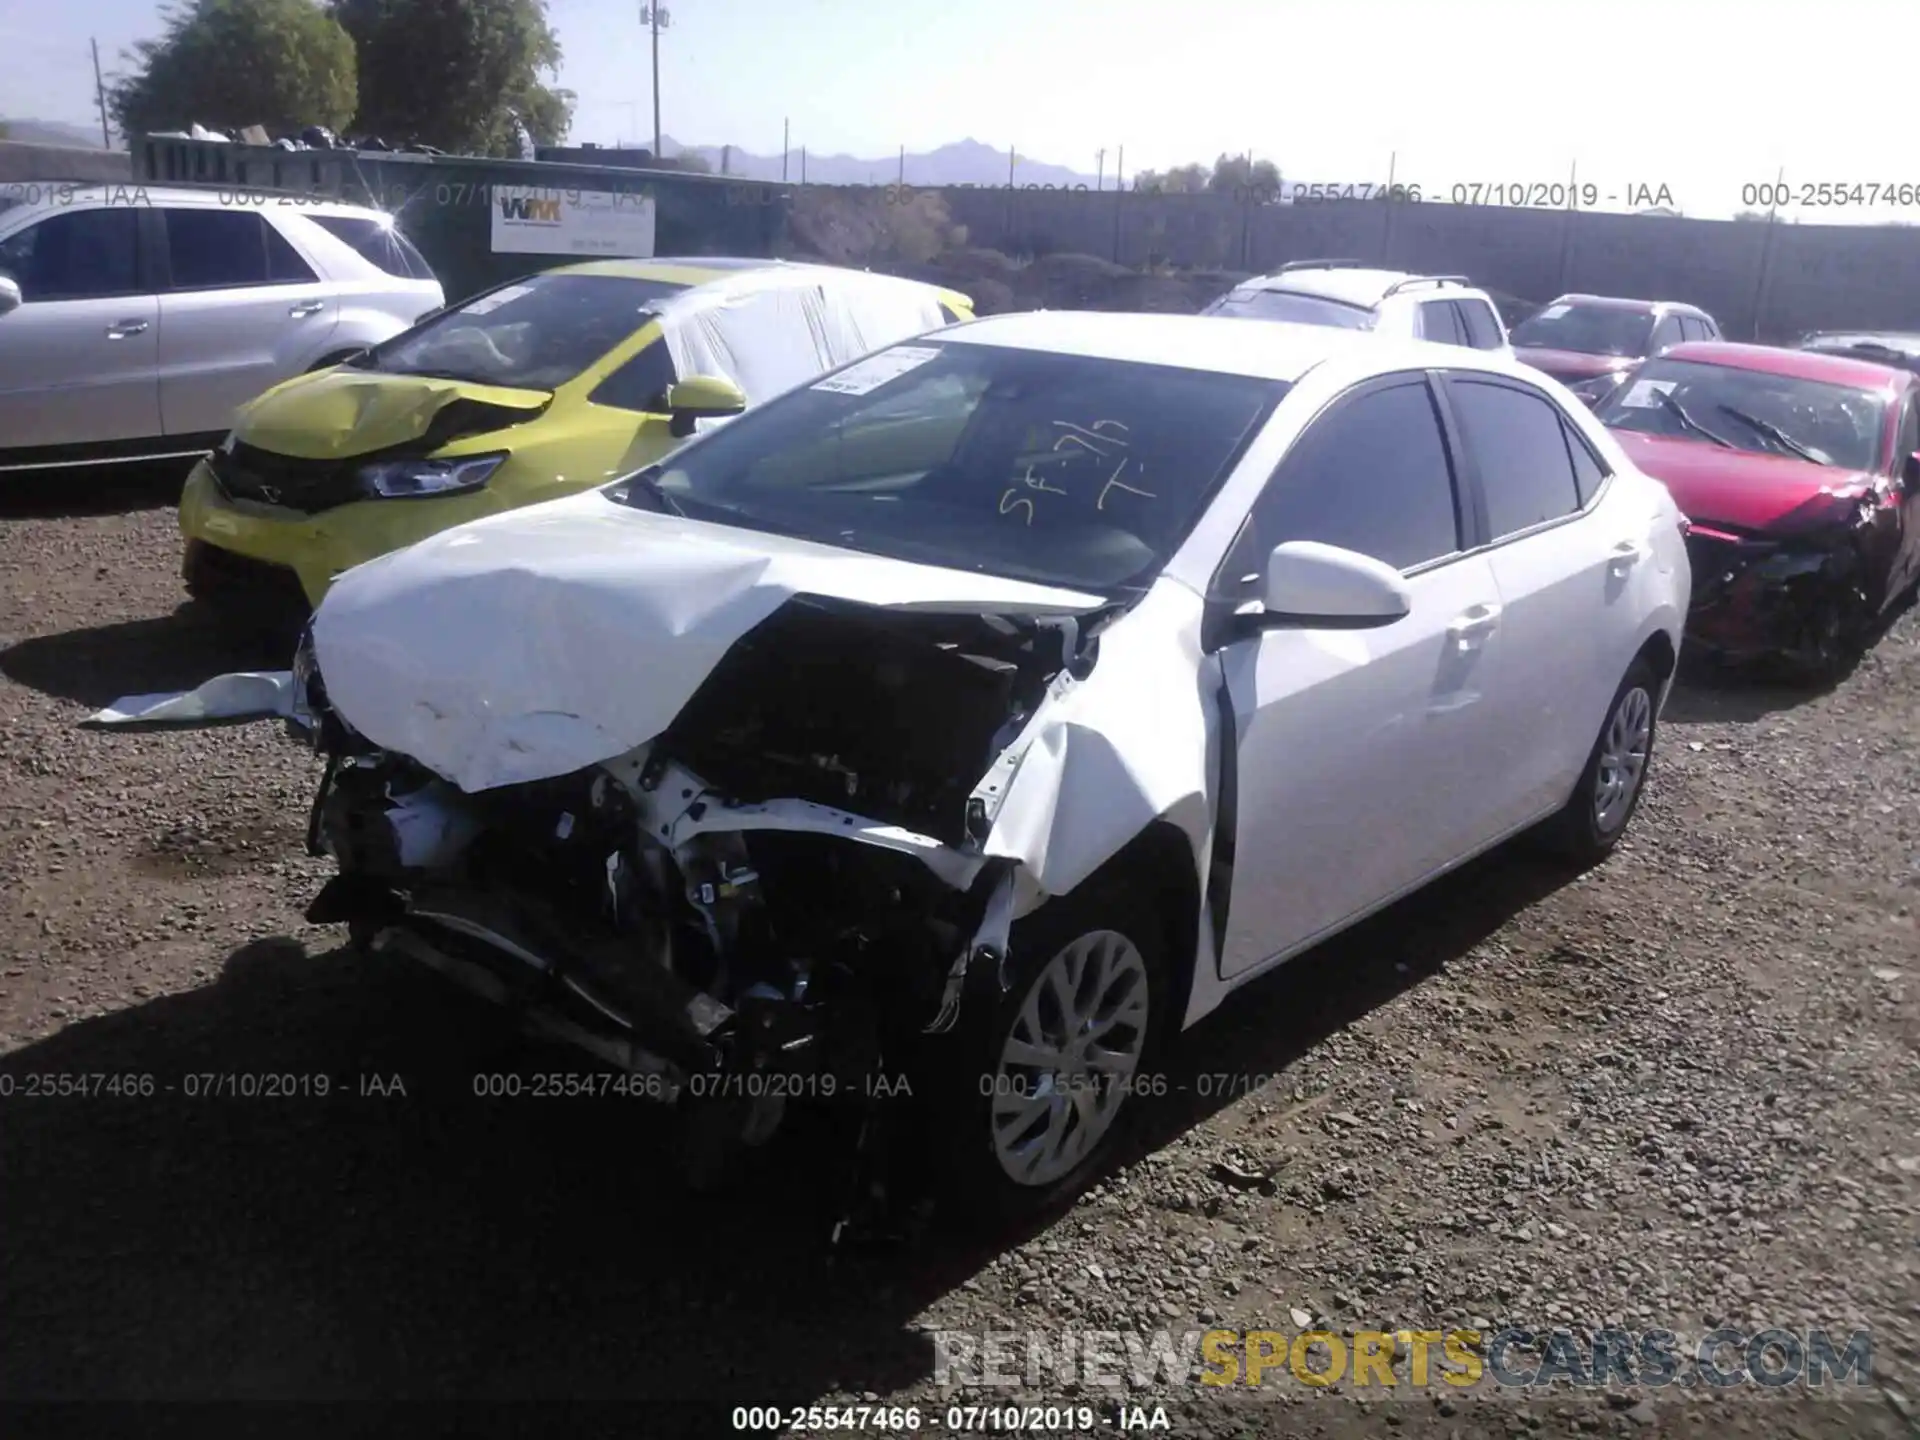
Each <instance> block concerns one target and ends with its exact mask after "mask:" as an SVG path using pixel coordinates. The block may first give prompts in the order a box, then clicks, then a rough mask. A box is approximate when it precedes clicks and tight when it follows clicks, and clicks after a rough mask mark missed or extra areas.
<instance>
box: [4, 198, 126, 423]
mask: <svg viewBox="0 0 1920 1440" xmlns="http://www.w3.org/2000/svg"><path fill="white" fill-rule="evenodd" d="M141 228H142V227H141V220H140V209H139V208H138V207H136V206H133V205H84V204H78V203H76V204H72V205H68V206H63V207H62V208H60V209H59V210H57V211H56V212H54V213H53V214H50V215H44V216H42V217H41V218H40V219H38V220H36V221H34V222H33V223H31V224H29V225H27V226H25V227H23V228H21V229H19V230H15V231H14V232H12V233H11V234H9V235H8V236H7V237H6V239H5V240H0V272H5V273H7V274H9V275H11V276H12V277H13V278H14V280H15V281H16V282H17V283H18V284H19V286H20V290H21V295H22V297H23V301H24V303H23V304H22V305H21V306H20V308H19V309H17V310H15V311H14V312H13V313H12V314H10V315H4V316H0V452H6V451H22V450H28V449H36V448H39V447H42V446H56V445H62V446H64V445H89V444H94V443H102V444H104V443H109V442H112V441H116V440H145V439H148V438H150V437H153V436H156V435H158V434H160V430H161V426H160V382H159V374H158V360H157V357H158V348H157V346H158V341H159V328H160V327H159V324H158V303H159V302H158V301H157V300H156V299H155V297H154V293H153V292H154V288H155V284H154V280H153V278H152V273H151V269H150V267H149V266H148V265H147V264H146V263H145V260H146V258H147V257H145V256H144V254H143V252H142V244H143V241H142V235H141Z"/></svg>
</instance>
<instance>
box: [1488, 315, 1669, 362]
mask: <svg viewBox="0 0 1920 1440" xmlns="http://www.w3.org/2000/svg"><path fill="white" fill-rule="evenodd" d="M1652 336H1653V316H1652V314H1650V313H1649V312H1647V311H1645V310H1623V309H1621V308H1619V307H1618V306H1615V305H1574V304H1568V303H1566V302H1564V301H1562V302H1561V303H1559V304H1556V305H1549V306H1547V308H1546V309H1544V310H1542V311H1541V312H1540V313H1539V314H1538V315H1534V316H1531V317H1529V318H1528V319H1526V320H1523V321H1521V322H1520V323H1519V324H1518V325H1516V326H1514V327H1513V333H1512V334H1511V336H1509V337H1508V338H1510V339H1511V340H1512V341H1513V343H1514V345H1515V346H1517V347H1521V348H1530V349H1534V350H1572V351H1575V352H1576V353H1578V354H1581V355H1620V356H1627V357H1633V358H1637V357H1639V356H1641V355H1644V354H1646V353H1647V341H1648V340H1649V339H1651V338H1652Z"/></svg>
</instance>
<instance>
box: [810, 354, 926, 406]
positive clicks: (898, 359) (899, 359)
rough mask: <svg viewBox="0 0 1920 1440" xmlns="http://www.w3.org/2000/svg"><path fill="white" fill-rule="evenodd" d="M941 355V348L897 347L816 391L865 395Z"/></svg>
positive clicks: (833, 377) (820, 383) (820, 384)
mask: <svg viewBox="0 0 1920 1440" xmlns="http://www.w3.org/2000/svg"><path fill="white" fill-rule="evenodd" d="M939 354H940V347H939V346H937V345H896V346H894V347H893V349H891V350H882V351H881V352H880V353H879V354H878V355H869V356H868V357H867V358H866V359H865V360H862V361H860V362H859V363H857V364H854V365H849V366H848V367H847V368H846V369H844V370H842V371H841V372H840V373H839V374H838V375H829V376H828V377H827V378H826V379H824V380H820V381H816V382H815V383H814V386H813V388H814V389H815V390H831V391H833V392H834V393H835V394H839V395H865V394H867V393H869V392H870V391H874V390H878V389H879V388H880V387H881V386H882V385H884V384H886V383H887V382H888V381H889V380H897V379H899V378H900V377H901V376H902V375H904V374H906V373H907V372H908V371H909V370H917V369H918V368H919V367H920V366H922V365H924V364H926V363H927V362H928V361H929V360H932V359H934V358H935V357H937V356H938V355H939Z"/></svg>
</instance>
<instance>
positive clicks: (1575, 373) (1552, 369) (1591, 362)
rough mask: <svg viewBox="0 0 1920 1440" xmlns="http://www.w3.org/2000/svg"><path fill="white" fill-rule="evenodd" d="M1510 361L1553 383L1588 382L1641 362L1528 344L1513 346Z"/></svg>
mask: <svg viewBox="0 0 1920 1440" xmlns="http://www.w3.org/2000/svg"><path fill="white" fill-rule="evenodd" d="M1513 358H1514V359H1516V360H1518V361H1519V362H1520V363H1521V364H1523V365H1531V366H1533V368H1534V369H1536V370H1544V371H1546V372H1547V374H1549V375H1551V376H1553V378H1554V379H1556V380H1588V379H1591V378H1592V377H1593V376H1595V375H1605V374H1607V373H1608V372H1609V371H1612V370H1627V369H1631V368H1632V367H1633V366H1635V365H1638V364H1639V363H1640V362H1639V360H1638V359H1636V358H1635V357H1634V356H1631V355H1589V354H1587V353H1586V352H1585V351H1584V350H1542V349H1538V348H1536V347H1534V346H1531V345H1516V346H1514V347H1513Z"/></svg>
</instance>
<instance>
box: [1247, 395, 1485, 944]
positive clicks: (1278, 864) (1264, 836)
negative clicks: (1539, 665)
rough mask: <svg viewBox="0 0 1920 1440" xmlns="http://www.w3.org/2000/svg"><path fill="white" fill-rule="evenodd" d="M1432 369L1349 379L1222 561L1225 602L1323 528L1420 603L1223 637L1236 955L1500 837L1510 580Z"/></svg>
mask: <svg viewBox="0 0 1920 1440" xmlns="http://www.w3.org/2000/svg"><path fill="white" fill-rule="evenodd" d="M1470 525H1471V515H1470V514H1469V513H1468V512H1466V511H1465V509H1464V507H1463V505H1462V500H1461V495H1460V493H1459V492H1458V490H1457V487H1456V484H1455V481H1454V477H1453V473H1452V467H1451V464H1450V460H1449V444H1448V439H1447V436H1446V434H1445V432H1444V430H1443V426H1442V420H1441V414H1440V411H1439V409H1438V407H1437V404H1436V401H1435V398H1434V395H1433V393H1432V389H1431V384H1430V381H1429V379H1428V377H1427V376H1426V375H1425V374H1424V373H1423V372H1420V371H1410V372H1404V373H1400V374H1395V375H1390V376H1386V377H1382V378H1378V379H1375V380H1371V381H1368V382H1366V383H1364V384H1362V385H1359V386H1357V387H1355V388H1354V389H1352V390H1349V391H1347V392H1346V393H1345V394H1344V395H1342V396H1341V397H1340V398H1339V399H1337V400H1335V401H1334V402H1333V403H1332V404H1331V405H1330V406H1328V407H1327V409H1326V410H1325V411H1323V412H1322V413H1321V414H1320V415H1319V416H1318V417H1316V418H1315V420H1314V421H1313V423H1312V424H1311V425H1309V426H1308V427H1307V428H1306V429H1305V430H1304V431H1303V432H1302V433H1301V435H1300V437H1299V439H1298V440H1297V441H1296V442H1295V443H1294V445H1293V446H1292V447H1291V449H1290V450H1289V451H1288V453H1287V455H1286V457H1285V458H1284V459H1283V460H1282V461H1281V462H1280V464H1279V466H1278V467H1277V469H1276V470H1275V472H1274V475H1273V478H1272V479H1271V480H1270V481H1269V482H1268V485H1267V488H1266V489H1265V491H1264V492H1263V493H1262V494H1261V496H1260V498H1259V500H1257V501H1256V502H1255V504H1254V507H1253V510H1252V512H1251V514H1250V515H1249V516H1248V519H1247V522H1246V525H1245V527H1244V528H1243V529H1242V531H1241V533H1240V535H1239V537H1238V539H1236V541H1235V542H1234V545H1233V548H1232V550H1231V551H1230V552H1229V554H1228V556H1227V558H1226V560H1225V561H1224V562H1223V563H1222V565H1221V568H1220V571H1219V574H1218V575H1217V576H1216V577H1215V581H1214V585H1213V594H1212V595H1211V596H1210V597H1209V598H1210V600H1211V602H1212V603H1213V606H1214V608H1215V610H1216V612H1221V613H1230V612H1231V610H1232V609H1233V608H1235V607H1236V606H1238V605H1239V604H1241V603H1243V602H1244V601H1246V600H1247V599H1249V598H1252V597H1255V596H1257V595H1258V593H1259V588H1260V577H1261V576H1262V575H1263V574H1264V571H1265V568H1266V557H1267V555H1268V554H1269V553H1270V552H1271V550H1272V548H1273V547H1274V546H1275V545H1278V544H1280V543H1282V542H1284V541H1288V540H1318V541H1322V542H1324V543H1327V544H1332V545H1340V546H1343V547H1346V548H1348V549H1352V550H1357V551H1360V552H1361V553H1363V554H1368V555H1372V556H1373V557H1375V558H1376V559H1380V560H1384V561H1386V562H1387V563H1389V564H1391V565H1394V566H1395V567H1396V568H1398V569H1400V570H1401V571H1402V573H1403V574H1404V575H1405V576H1406V579H1407V584H1408V586H1409V588H1410V589H1411V590H1412V592H1413V608H1412V611H1411V613H1410V614H1408V615H1407V616H1405V617H1404V618H1402V619H1400V620H1398V621H1395V622H1393V623H1392V624H1389V625H1384V626H1379V627H1375V628H1368V629H1333V628H1310V627H1306V626H1300V627H1288V628H1275V629H1266V630H1263V631H1260V632H1259V633H1257V634H1253V635H1250V636H1242V637H1240V638H1234V639H1230V640H1229V641H1228V643H1226V644H1225V646H1224V648H1222V650H1221V651H1220V659H1221V663H1222V668H1223V671H1224V674H1225V677H1226V685H1227V693H1228V696H1229V698H1230V700H1231V709H1232V724H1233V732H1234V744H1233V753H1232V780H1231V786H1230V789H1231V793H1232V797H1233V798H1232V815H1231V818H1230V820H1229V821H1228V822H1227V824H1228V825H1229V826H1230V833H1231V837H1232V854H1231V863H1232V886H1231V890H1230V898H1229V903H1228V914H1227V928H1226V938H1225V942H1224V945H1223V947H1222V954H1221V973H1222V974H1223V975H1224V976H1232V975H1236V974H1240V973H1243V972H1245V971H1248V970H1250V969H1252V968H1254V967H1256V966H1258V965H1260V964H1261V963H1262V962H1263V961H1266V960H1268V959H1270V958H1273V957H1276V956H1278V955H1280V954H1282V953H1286V952H1290V951H1293V950H1297V949H1299V948H1301V947H1302V946H1304V945H1306V944H1308V943H1310V942H1311V941H1312V940H1314V939H1315V938H1316V937H1318V936H1320V935H1322V934H1324V933H1326V932H1328V931H1329V930H1331V929H1333V928H1335V927H1336V926H1338V925H1339V924H1341V922H1343V921H1345V920H1348V919H1350V918H1351V917H1353V916H1354V915H1355V914H1356V913H1357V912H1360V911H1363V910H1366V909H1370V908H1373V907H1375V906H1377V905H1378V904H1380V903H1382V902H1383V901H1385V900H1387V899H1389V898H1391V897H1392V896H1394V895H1396V894H1399V893H1401V892H1403V891H1405V890H1407V889H1410V888H1412V887H1413V886H1414V885H1416V884H1417V883H1419V882H1420V881H1421V880H1423V879H1424V878H1426V877H1427V876H1428V875H1430V874H1432V873H1433V872H1434V871H1436V870H1437V869H1439V868H1441V867H1444V866H1445V865H1446V864H1448V863H1450V862H1451V861H1453V860H1455V859H1457V858H1460V857H1461V856H1462V855H1463V854H1464V853H1466V852H1468V851H1471V850H1473V849H1476V848H1478V846H1479V845H1480V844H1481V843H1482V841H1483V840H1484V839H1485V838H1488V829H1489V824H1490V821H1489V816H1490V815H1491V813H1492V812H1493V811H1495V810H1497V809H1498V808H1499V807H1500V805H1501V803H1502V791H1503V786H1504V784H1505V780H1504V776H1503V771H1504V757H1503V756H1501V755H1500V753H1499V751H1498V748H1497V746H1496V745H1495V743H1494V741H1493V739H1492V730H1493V727H1492V725H1491V724H1490V721H1489V718H1488V715H1487V711H1488V708H1489V706H1490V704H1491V703H1492V697H1493V696H1495V695H1496V694H1497V693H1498V692H1499V688H1500V685H1501V680H1500V678H1499V677H1500V675H1501V672H1502V670H1503V668H1504V667H1505V665H1506V663H1507V662H1506V657H1505V655H1504V654H1503V649H1504V644H1505V638H1504V636H1503V634H1502V623H1501V622H1502V617H1501V614H1500V605H1499V591H1498V587H1497V586H1496V585H1495V583H1494V579H1493V572H1492V568H1491V566H1490V565H1489V563H1488V561H1487V558H1486V556H1485V555H1484V554H1469V553H1464V552H1466V551H1468V550H1469V549H1470V548H1471V546H1472V541H1473V532H1472V530H1471V528H1470Z"/></svg>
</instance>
